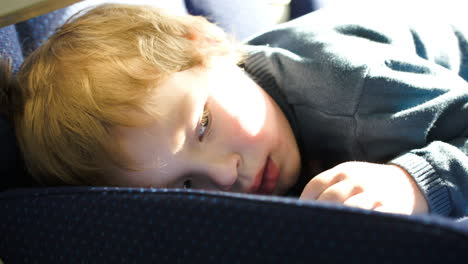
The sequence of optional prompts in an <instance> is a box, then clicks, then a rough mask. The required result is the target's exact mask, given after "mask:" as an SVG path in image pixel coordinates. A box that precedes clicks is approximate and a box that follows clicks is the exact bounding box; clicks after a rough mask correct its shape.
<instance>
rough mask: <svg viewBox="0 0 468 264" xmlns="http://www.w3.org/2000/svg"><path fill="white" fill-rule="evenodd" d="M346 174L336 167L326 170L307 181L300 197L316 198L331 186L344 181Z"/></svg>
mask: <svg viewBox="0 0 468 264" xmlns="http://www.w3.org/2000/svg"><path fill="white" fill-rule="evenodd" d="M343 179H344V175H343V174H341V173H338V174H337V171H336V170H334V169H330V170H326V171H324V172H322V173H320V174H319V175H317V176H315V177H314V178H313V179H312V180H310V181H309V183H307V185H306V186H305V188H304V190H303V191H302V194H301V196H300V199H308V200H316V199H317V198H318V197H319V196H320V195H321V194H322V192H323V191H325V190H326V189H327V188H328V187H329V186H331V185H333V184H335V183H337V182H339V181H342V180H343Z"/></svg>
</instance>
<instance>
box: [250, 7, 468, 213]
mask: <svg viewBox="0 0 468 264" xmlns="http://www.w3.org/2000/svg"><path fill="white" fill-rule="evenodd" d="M420 11H422V10H420ZM361 12H364V11H362V10H361ZM396 12H398V11H395V12H394V11H392V10H387V9H386V10H383V12H380V13H379V12H374V10H373V12H372V13H371V15H370V16H369V14H368V13H365V12H364V13H358V12H352V11H349V10H346V12H344V10H338V12H337V11H336V10H333V9H328V10H327V9H323V10H319V11H318V12H316V13H313V14H311V15H307V16H304V17H302V18H299V19H296V20H294V21H291V22H289V23H286V24H284V25H281V26H279V27H278V28H276V29H275V30H272V31H269V32H267V33H264V34H261V35H260V36H258V37H255V38H253V39H252V40H251V41H250V44H253V45H268V46H269V47H271V49H270V50H272V51H271V54H272V55H270V56H269V61H271V62H270V64H268V65H269V66H268V67H269V68H268V71H269V72H271V73H272V74H273V75H274V76H275V77H276V80H277V82H278V84H279V86H281V87H282V89H283V90H282V91H284V92H285V93H286V94H287V95H288V103H289V104H291V105H295V108H294V109H295V115H296V116H297V117H298V119H299V120H302V121H304V120H307V122H308V124H306V125H307V126H306V125H302V126H301V127H300V130H301V134H302V135H303V136H302V139H303V140H304V142H305V144H304V145H306V146H309V145H310V146H311V149H315V150H318V151H319V154H320V155H323V154H324V153H325V152H324V151H328V150H330V149H331V150H332V151H333V152H329V153H326V155H323V156H324V157H325V158H336V156H338V155H341V154H343V153H345V154H346V155H344V156H343V157H342V158H341V157H340V158H339V160H341V159H342V160H345V159H346V160H362V161H369V162H378V163H385V162H388V163H390V164H396V165H399V166H401V167H402V168H404V169H406V170H407V171H408V172H409V173H410V174H411V175H412V177H413V178H414V179H415V181H416V182H417V183H418V186H419V187H420V189H421V191H422V192H423V193H424V195H425V197H426V199H427V201H428V203H429V208H430V210H431V212H432V213H435V214H440V215H446V216H463V215H467V214H468V83H467V79H468V42H467V36H468V28H467V26H468V24H466V22H465V21H466V19H465V18H464V17H463V16H462V17H461V19H457V18H455V16H453V17H451V18H453V21H455V22H459V21H461V23H455V22H454V23H452V22H450V23H445V22H447V21H440V20H435V19H434V16H431V15H430V14H426V15H425V16H424V17H423V16H420V15H421V14H422V13H424V12H420V13H418V16H414V15H412V14H411V13H410V15H409V16H406V17H405V16H403V15H401V14H400V13H398V16H396V15H395V14H397V13H396ZM457 25H458V26H457ZM264 68H267V67H264ZM306 106H307V107H306ZM302 123H303V122H302ZM302 123H301V124H302ZM315 138H317V139H316V140H315ZM322 142H326V144H325V143H322ZM335 145H336V146H335ZM322 146H323V148H322ZM330 153H331V154H330ZM339 160H338V161H339ZM395 195H398V190H395Z"/></svg>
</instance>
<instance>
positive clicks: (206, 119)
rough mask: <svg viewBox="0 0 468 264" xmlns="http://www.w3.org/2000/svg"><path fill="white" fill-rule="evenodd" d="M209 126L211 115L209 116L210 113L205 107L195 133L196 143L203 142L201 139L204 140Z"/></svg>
mask: <svg viewBox="0 0 468 264" xmlns="http://www.w3.org/2000/svg"><path fill="white" fill-rule="evenodd" d="M210 124H211V114H210V111H209V110H208V109H207V107H206V106H205V109H203V115H202V117H201V118H200V123H199V126H198V131H197V133H198V135H197V136H198V141H200V142H201V141H203V139H204V138H205V135H206V134H207V132H208V129H209V127H210Z"/></svg>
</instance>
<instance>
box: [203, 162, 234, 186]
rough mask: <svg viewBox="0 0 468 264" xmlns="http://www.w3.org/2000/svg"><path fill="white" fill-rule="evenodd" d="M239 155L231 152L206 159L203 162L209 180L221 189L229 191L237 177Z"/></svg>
mask: <svg viewBox="0 0 468 264" xmlns="http://www.w3.org/2000/svg"><path fill="white" fill-rule="evenodd" d="M240 161H241V160H240V156H239V155H238V154H232V155H229V156H227V157H218V158H215V159H212V160H208V161H207V162H206V163H205V164H206V167H205V170H204V171H206V175H208V176H207V177H208V179H209V182H210V183H211V184H212V185H215V186H216V188H219V189H221V190H223V191H229V190H230V189H231V188H232V186H233V185H234V183H235V182H236V181H237V179H238V176H239V175H238V169H239V166H240Z"/></svg>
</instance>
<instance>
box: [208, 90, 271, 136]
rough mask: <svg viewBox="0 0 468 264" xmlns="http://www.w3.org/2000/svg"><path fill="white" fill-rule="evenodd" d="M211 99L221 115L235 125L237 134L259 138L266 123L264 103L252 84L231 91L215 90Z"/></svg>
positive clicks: (263, 99)
mask: <svg viewBox="0 0 468 264" xmlns="http://www.w3.org/2000/svg"><path fill="white" fill-rule="evenodd" d="M212 98H213V100H214V101H216V104H217V105H218V106H219V108H220V109H219V110H220V111H221V113H223V114H225V115H227V118H228V119H230V120H231V121H232V122H235V123H236V126H238V128H239V130H240V131H239V130H238V132H242V133H245V134H246V135H248V136H250V137H256V136H259V134H260V133H261V131H262V128H263V127H264V126H265V121H266V112H267V111H266V101H265V98H264V96H263V94H262V93H261V91H259V89H258V88H257V87H253V86H252V84H250V85H247V84H244V85H240V86H239V87H234V88H232V87H231V89H216V90H214V91H212Z"/></svg>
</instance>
